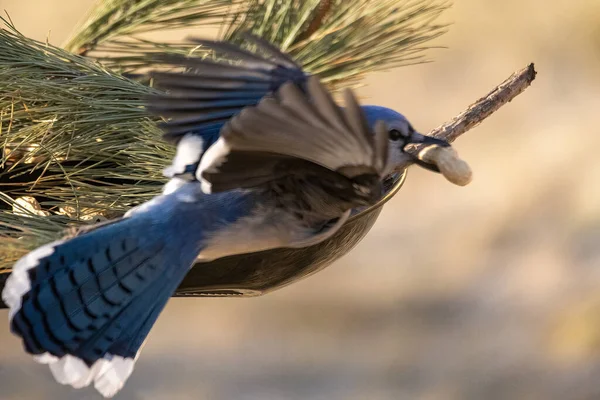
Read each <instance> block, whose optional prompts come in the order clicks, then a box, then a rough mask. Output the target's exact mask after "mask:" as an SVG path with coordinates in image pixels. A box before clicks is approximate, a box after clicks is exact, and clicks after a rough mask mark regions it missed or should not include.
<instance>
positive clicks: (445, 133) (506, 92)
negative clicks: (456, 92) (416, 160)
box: [405, 64, 537, 167]
mask: <svg viewBox="0 0 600 400" xmlns="http://www.w3.org/2000/svg"><path fill="white" fill-rule="evenodd" d="M536 74H537V72H536V71H535V68H534V65H533V64H529V65H528V66H527V67H525V68H523V69H522V70H520V71H517V72H515V73H513V74H512V75H511V76H510V77H508V79H506V80H505V81H504V82H502V83H501V84H500V85H498V86H497V87H496V88H495V89H494V90H492V91H491V92H490V93H488V94H487V95H486V96H484V97H482V98H481V99H479V100H477V101H476V102H475V103H473V104H471V105H470V106H469V108H467V109H466V110H465V111H463V112H462V113H460V114H459V115H457V116H456V117H454V118H453V119H452V120H451V121H448V122H446V123H444V124H443V125H440V126H439V127H437V128H435V129H434V130H432V131H431V132H429V134H428V135H429V136H433V137H436V138H439V139H444V140H447V141H448V142H453V141H454V140H455V139H456V138H458V137H459V136H460V135H462V134H463V133H465V132H467V131H468V130H470V129H472V128H474V127H475V126H477V125H479V124H480V123H481V121H483V120H484V119H486V118H487V117H489V116H490V115H492V114H493V113H494V112H496V111H497V110H498V109H499V108H500V107H502V106H503V105H504V104H506V103H508V102H510V101H511V100H512V99H514V98H515V97H517V96H518V95H519V94H521V93H522V92H523V91H524V90H525V89H527V88H528V87H529V85H530V84H531V82H533V80H534V79H535V76H536ZM425 147H426V146H424V145H418V146H413V147H412V148H411V149H409V151H410V152H411V153H412V154H415V155H418V154H419V153H420V152H421V151H422V150H424V149H425ZM410 164H411V163H410V162H407V163H406V165H405V167H408V166H409V165H410Z"/></svg>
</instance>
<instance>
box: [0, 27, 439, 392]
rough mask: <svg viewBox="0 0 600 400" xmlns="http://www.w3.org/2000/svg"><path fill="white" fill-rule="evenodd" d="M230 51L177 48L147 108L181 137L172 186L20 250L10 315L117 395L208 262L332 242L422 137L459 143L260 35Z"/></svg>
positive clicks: (29, 346) (26, 342) (81, 380)
mask: <svg viewBox="0 0 600 400" xmlns="http://www.w3.org/2000/svg"><path fill="white" fill-rule="evenodd" d="M245 41H246V44H248V45H249V46H250V47H251V48H252V50H246V49H243V48H242V47H239V46H237V45H234V44H231V43H226V42H218V41H217V42H215V41H206V40H196V42H197V44H198V45H202V46H206V47H207V48H211V49H213V50H214V52H215V54H216V55H217V56H218V58H215V59H212V58H194V57H187V56H183V55H176V54H168V55H162V56H160V57H159V59H157V62H160V63H162V64H166V65H171V66H176V67H183V68H184V70H183V71H179V70H170V71H169V72H156V73H154V74H153V76H152V78H153V80H154V82H155V84H156V86H157V87H159V88H162V89H164V94H160V95H155V96H152V97H151V98H149V99H148V110H149V111H150V112H151V113H154V114H155V115H159V116H161V117H163V118H164V121H165V122H164V124H163V129H164V131H165V138H166V140H168V141H171V142H173V143H174V144H176V145H177V151H176V155H175V157H174V159H173V161H172V164H171V165H170V166H169V167H168V168H166V169H165V171H164V173H165V175H166V176H167V177H168V178H170V180H169V181H168V183H167V184H166V185H165V187H164V190H163V193H162V194H161V195H159V196H157V197H155V198H154V199H152V200H150V201H149V202H147V203H144V204H142V205H140V206H138V207H136V208H134V209H132V210H131V211H129V212H128V213H127V214H126V215H125V216H124V217H123V218H120V219H117V220H114V221H109V222H107V223H103V224H101V225H98V226H94V227H91V228H89V229H86V230H84V231H82V232H81V233H80V234H78V235H75V236H74V237H70V238H65V239H62V240H58V241H55V242H53V243H49V244H46V245H44V246H42V247H39V248H37V249H36V250H33V251H32V252H30V253H29V254H27V255H25V256H24V257H23V258H21V259H20V260H19V261H18V262H17V263H16V264H15V265H14V268H13V270H12V274H11V275H10V277H9V278H8V280H7V282H6V286H5V288H4V290H3V292H2V299H3V300H4V302H5V303H6V304H7V305H8V306H9V319H10V327H11V330H12V332H13V333H14V334H15V335H18V336H19V337H20V338H21V339H22V342H23V346H24V348H25V350H26V351H27V352H28V353H30V354H32V355H33V357H34V359H35V360H36V361H37V362H40V363H44V364H48V365H49V367H50V370H51V371H52V374H53V375H54V377H55V378H56V380H57V381H58V382H59V383H61V384H66V385H71V386H73V387H75V388H81V387H84V386H88V385H90V384H92V383H93V384H94V386H95V388H96V389H97V390H98V391H99V392H100V393H101V394H102V395H103V396H105V397H112V396H113V395H115V394H116V393H117V392H118V391H119V390H120V389H121V388H122V387H123V385H124V383H125V381H126V380H127V378H128V377H129V376H130V374H131V372H132V371H133V367H134V363H135V361H136V359H137V357H138V355H139V353H140V349H141V347H142V345H143V343H144V341H145V339H146V336H147V335H148V332H149V331H150V329H151V328H152V325H153V324H154V322H155V321H156V319H157V318H158V315H159V314H160V312H161V311H162V309H163V308H164V306H165V304H166V303H167V301H168V299H169V297H170V296H171V295H172V293H173V292H174V291H175V289H176V288H177V286H178V285H179V283H180V282H181V280H182V279H183V278H184V276H185V274H186V273H187V271H188V269H189V268H190V266H191V265H192V264H193V263H194V262H195V261H196V260H199V261H210V260H214V259H217V258H220V257H225V256H229V255H234V254H241V253H250V252H256V251H262V250H267V249H273V248H279V247H291V248H298V247H304V246H310V245H312V244H315V243H318V242H321V241H323V240H325V239H327V238H328V237H330V236H331V235H332V234H334V233H335V232H336V230H337V229H338V228H339V227H340V226H341V225H342V224H344V222H345V221H346V219H347V218H348V216H349V215H350V213H351V212H352V210H355V209H357V208H360V207H364V206H368V205H371V204H373V203H375V202H376V201H377V200H378V199H379V198H380V197H381V195H382V182H383V180H384V179H385V177H386V176H388V175H389V174H391V173H394V172H397V171H396V170H397V169H398V168H399V166H400V165H405V163H406V161H407V160H410V161H413V162H416V163H417V164H419V165H421V166H423V167H425V168H428V169H432V170H434V171H437V167H436V166H435V165H433V164H429V163H427V162H424V161H422V160H420V159H417V158H415V157H414V156H412V155H410V154H409V153H408V152H406V146H408V145H409V144H412V143H431V144H434V145H438V146H443V147H447V146H449V144H448V143H447V142H445V141H442V140H438V139H435V138H431V137H427V136H424V135H421V134H419V133H417V132H416V131H415V130H414V129H413V127H412V126H411V124H410V123H409V122H408V121H407V120H406V118H404V117H403V116H402V115H401V114H399V113H397V112H395V111H393V110H390V109H387V108H384V107H377V106H363V107H361V106H360V105H359V103H358V102H357V100H356V98H355V97H354V95H353V93H352V91H350V90H347V91H346V92H345V95H344V98H345V105H344V107H343V108H342V107H339V106H338V105H337V104H336V102H335V101H334V100H333V98H332V96H331V95H330V93H329V92H328V91H327V90H326V88H325V87H324V86H323V85H322V84H321V83H320V81H319V79H318V78H317V77H316V76H311V75H309V74H307V73H305V72H304V71H303V70H302V69H301V68H300V67H299V66H298V65H297V64H296V63H295V62H294V61H293V60H292V59H291V58H290V57H289V56H288V55H286V54H283V53H282V52H281V51H279V49H277V48H276V47H274V46H273V45H271V44H269V43H267V42H265V41H263V40H261V39H259V38H256V37H254V36H246V37H245Z"/></svg>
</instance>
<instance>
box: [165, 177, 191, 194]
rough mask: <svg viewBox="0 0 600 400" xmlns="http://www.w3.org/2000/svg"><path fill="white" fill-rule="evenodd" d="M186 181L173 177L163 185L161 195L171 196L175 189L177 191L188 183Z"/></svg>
mask: <svg viewBox="0 0 600 400" xmlns="http://www.w3.org/2000/svg"><path fill="white" fill-rule="evenodd" d="M188 182H189V181H188V180H185V179H182V178H179V177H177V176H176V177H174V178H171V179H170V180H169V182H167V183H166V184H165V186H164V187H163V192H162V193H163V194H171V193H173V192H176V191H177V189H179V188H180V187H182V186H184V185H185V184H186V183H188Z"/></svg>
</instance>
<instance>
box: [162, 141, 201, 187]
mask: <svg viewBox="0 0 600 400" xmlns="http://www.w3.org/2000/svg"><path fill="white" fill-rule="evenodd" d="M203 146H204V141H203V140H202V138H201V137H200V136H198V135H192V134H188V135H185V136H184V137H183V138H181V140H180V141H179V143H178V144H177V152H176V153H175V157H174V158H173V162H172V164H171V165H170V166H168V167H167V168H165V169H164V170H163V174H164V175H165V176H166V177H168V178H172V177H174V176H175V175H177V174H182V173H183V172H184V171H185V167H186V166H188V165H190V164H195V163H197V162H198V161H200V157H202V149H203V148H204V147H203Z"/></svg>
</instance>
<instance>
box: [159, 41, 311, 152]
mask: <svg viewBox="0 0 600 400" xmlns="http://www.w3.org/2000/svg"><path fill="white" fill-rule="evenodd" d="M190 40H191V41H192V42H194V43H196V44H198V45H199V46H202V47H204V48H208V49H212V50H213V51H214V53H215V56H216V57H215V58H209V57H204V58H201V57H187V56H185V55H182V54H162V55H159V56H155V57H154V58H155V59H156V61H157V62H158V63H161V64H166V65H171V66H174V67H183V68H185V71H184V72H181V71H179V72H154V73H152V75H151V76H152V78H153V82H154V85H155V86H156V87H157V88H159V89H162V90H164V91H165V93H164V94H162V95H154V96H151V97H150V98H149V99H148V105H147V109H148V110H149V111H150V112H151V113H153V114H155V115H158V116H161V117H163V118H165V119H166V120H167V122H165V123H164V124H163V125H162V128H163V130H164V132H165V135H164V138H165V139H166V140H168V141H170V142H174V143H178V142H179V140H180V139H181V138H182V137H183V136H185V135H186V134H190V133H191V134H194V135H199V136H200V137H202V139H203V140H204V143H206V144H207V145H210V144H212V142H214V141H215V140H216V139H217V138H218V136H219V132H220V130H221V128H222V127H223V125H224V124H225V123H226V122H227V121H229V119H230V118H231V117H233V116H234V115H236V114H238V113H239V112H240V111H241V110H242V109H243V108H244V107H247V106H253V105H256V104H257V103H258V102H259V101H260V100H261V99H262V98H263V97H264V96H265V95H267V94H269V93H272V92H273V91H276V90H277V89H279V87H281V85H282V84H283V83H285V82H289V81H291V82H295V83H297V84H299V85H302V84H303V83H304V82H305V81H306V75H305V73H304V72H303V71H302V69H301V68H300V66H298V65H297V64H296V63H295V62H294V61H293V60H292V59H291V58H290V57H289V56H287V55H286V54H284V53H282V52H281V51H280V50H279V49H277V48H276V47H274V46H273V45H271V44H270V43H268V42H266V41H264V40H263V39H261V38H258V37H256V36H253V35H249V34H247V35H245V36H244V40H245V43H246V44H248V45H250V48H251V50H245V49H242V48H241V47H239V46H238V45H235V44H232V43H228V42H222V41H210V40H202V39H190Z"/></svg>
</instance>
